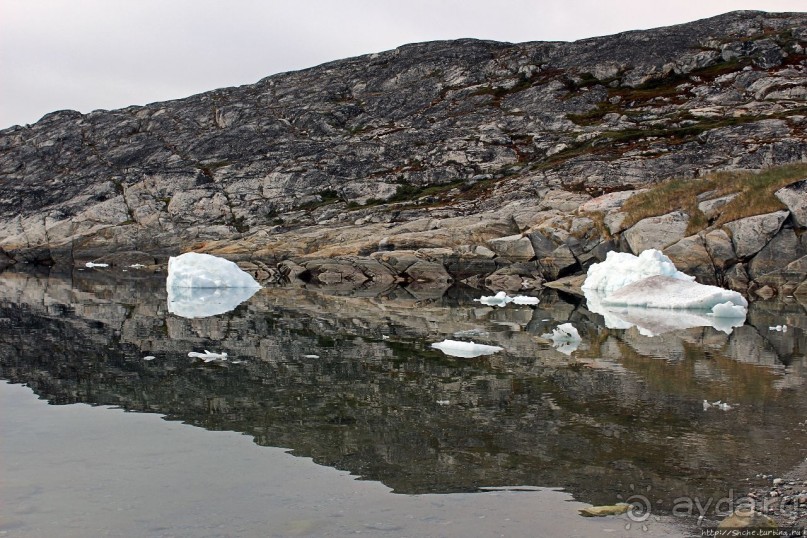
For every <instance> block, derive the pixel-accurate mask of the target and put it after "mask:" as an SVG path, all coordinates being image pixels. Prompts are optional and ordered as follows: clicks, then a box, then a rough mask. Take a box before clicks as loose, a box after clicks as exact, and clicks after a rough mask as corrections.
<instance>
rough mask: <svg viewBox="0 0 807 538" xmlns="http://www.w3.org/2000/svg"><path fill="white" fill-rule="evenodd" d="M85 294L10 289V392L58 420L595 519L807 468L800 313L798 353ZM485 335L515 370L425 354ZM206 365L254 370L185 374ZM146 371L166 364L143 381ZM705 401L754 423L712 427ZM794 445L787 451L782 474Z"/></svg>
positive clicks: (763, 333) (279, 306)
mask: <svg viewBox="0 0 807 538" xmlns="http://www.w3.org/2000/svg"><path fill="white" fill-rule="evenodd" d="M72 285H73V286H74V287H71V283H70V282H67V281H62V280H56V279H50V280H49V279H45V278H35V277H30V276H24V275H18V274H5V275H4V278H3V279H0V297H1V298H0V324H2V326H3V331H2V332H1V333H0V376H2V377H3V378H5V379H10V380H12V381H13V382H21V383H27V384H28V385H30V386H31V387H33V388H34V390H35V391H36V392H37V393H38V394H40V395H41V396H42V397H44V398H47V399H48V400H50V401H51V402H53V403H71V402H89V403H96V404H111V405H120V406H122V407H124V408H126V409H130V410H133V411H148V412H159V413H164V414H166V415H167V416H168V417H169V418H171V419H176V420H182V421H185V422H188V423H191V424H195V425H199V426H202V427H205V428H208V429H211V430H218V429H226V430H236V431H242V432H244V433H247V434H249V435H252V436H253V437H254V438H255V441H256V442H257V443H259V444H263V445H272V446H283V447H289V448H290V449H292V450H293V451H294V453H295V454H298V455H304V456H311V457H313V458H314V460H315V461H317V462H318V463H321V464H324V465H330V466H334V467H338V468H341V469H347V470H349V471H351V472H352V473H354V474H357V475H361V476H363V477H365V478H368V479H374V480H381V481H383V482H384V483H385V484H387V485H389V486H390V487H393V488H394V489H395V490H396V491H399V492H408V493H421V492H436V491H439V492H447V491H460V490H474V489H476V488H477V487H480V486H498V485H514V484H531V485H547V486H566V487H568V488H570V490H571V491H572V492H574V493H575V494H576V495H577V496H578V497H579V498H581V499H583V500H587V501H591V502H595V503H603V502H613V501H614V500H615V496H616V495H617V494H618V493H626V492H627V491H628V487H629V485H630V484H636V485H643V486H646V485H649V484H652V487H653V491H654V495H658V496H659V498H662V499H667V500H669V499H672V498H674V497H677V496H680V495H685V494H688V493H694V492H709V494H712V493H713V492H714V493H721V494H725V491H722V490H723V489H726V488H725V484H727V483H734V482H736V481H738V480H739V479H741V478H743V477H745V476H747V473H752V472H760V471H763V470H765V471H774V470H776V469H783V468H787V467H789V466H791V465H793V464H794V463H795V462H796V461H797V460H800V459H801V458H803V457H804V454H803V453H802V452H803V449H801V448H799V447H800V446H805V444H807V432H804V431H799V430H798V429H794V426H793V425H794V424H795V423H797V422H798V421H799V420H802V419H803V418H802V417H801V416H800V411H801V410H803V409H804V405H805V403H807V402H805V399H807V397H806V396H805V395H804V393H803V390H800V388H799V387H798V383H799V382H800V381H802V380H803V379H804V377H805V372H806V371H807V368H806V367H807V359H805V353H804V350H805V349H807V341H805V336H804V335H805V333H804V329H807V325H805V315H804V313H803V311H802V312H799V311H798V310H797V309H793V312H792V313H791V314H788V315H787V322H788V324H789V325H790V326H791V330H790V331H788V333H786V334H781V333H777V334H771V333H770V332H769V331H767V325H768V324H769V323H770V322H769V321H768V320H769V319H770V318H767V317H766V316H768V314H767V313H766V312H755V311H752V316H751V318H752V321H756V320H760V321H761V325H760V327H759V328H756V327H755V326H753V325H747V326H745V327H743V328H741V329H739V330H737V331H735V332H734V333H733V334H732V335H731V336H725V335H723V334H720V333H715V332H714V331H711V330H710V331H706V330H690V331H686V332H684V333H683V334H682V335H678V336H671V335H665V336H663V337H661V338H658V339H647V338H644V337H641V336H639V335H638V334H636V333H635V332H633V331H608V330H606V329H602V328H601V327H599V326H598V325H596V323H595V319H594V318H595V316H593V315H589V314H588V313H587V312H586V310H585V309H584V308H582V307H576V306H574V305H572V304H568V303H565V302H563V301H559V300H558V299H557V297H555V296H550V295H547V296H544V297H543V300H542V303H541V305H539V308H537V309H532V308H529V307H526V308H512V309H511V308H507V309H498V310H493V309H490V308H486V307H480V305H479V304H478V303H473V302H470V300H469V297H466V296H463V294H462V292H459V291H458V292H457V293H455V295H454V296H453V297H445V298H440V299H435V300H431V301H417V300H414V299H411V298H410V299H405V298H399V299H398V300H393V299H384V298H356V297H328V296H323V295H320V294H318V293H316V292H312V291H307V290H292V289H288V288H278V289H265V290H262V291H261V292H260V293H259V294H258V295H256V296H255V297H254V298H253V299H252V300H251V301H250V302H249V303H247V304H245V305H242V306H241V307H239V309H237V310H236V311H235V312H232V313H230V314H226V315H223V316H218V317H215V318H205V319H197V320H187V319H182V318H177V317H174V316H172V315H170V314H167V312H166V306H165V297H164V293H163V291H162V285H163V280H162V279H154V280H151V279H145V280H141V281H133V282H129V283H117V284H113V283H110V282H104V281H98V280H96V279H92V278H90V277H89V276H87V275H85V274H82V273H77V274H76V275H75V278H74V281H73V282H72ZM399 292H400V293H401V294H402V295H406V293H405V292H404V291H402V290H399ZM452 293H454V292H453V291H452ZM410 297H411V296H410ZM545 319H550V320H552V321H551V322H546V321H543V320H545ZM566 319H571V320H573V322H574V323H575V325H577V326H578V327H580V328H581V332H582V333H583V334H584V336H585V338H584V345H583V346H581V350H580V351H578V352H577V353H576V354H575V355H574V356H573V358H572V359H568V358H567V357H566V356H565V355H562V354H560V353H558V352H556V351H554V350H552V349H551V348H549V347H548V346H547V345H546V344H544V343H542V340H541V339H540V338H539V337H538V335H540V334H541V333H543V332H545V331H546V330H547V328H548V327H549V326H550V325H551V324H554V323H555V322H557V321H561V320H566ZM780 319H781V320H782V321H784V319H783V318H781V317H780ZM472 329H477V330H481V331H486V332H487V333H488V335H487V336H479V337H478V338H477V339H478V340H479V341H483V340H484V341H488V342H490V343H496V344H498V345H501V346H503V347H504V348H505V349H506V352H504V353H500V354H497V355H495V356H492V357H489V358H479V359H462V360H456V359H451V358H447V357H445V356H443V355H442V354H440V353H439V352H436V351H433V350H430V349H429V348H428V345H427V343H428V342H431V341H435V340H436V339H441V338H442V337H443V336H445V335H447V334H453V333H454V332H457V331H463V330H464V331H468V330H472ZM383 335H389V339H388V340H386V339H384V338H382V336H383ZM203 348H207V349H211V350H216V351H227V352H228V353H229V354H230V357H231V358H232V359H238V360H243V361H244V362H243V363H242V364H230V365H228V366H226V367H211V366H202V365H201V364H200V363H196V362H193V361H192V360H191V359H189V358H188V357H187V352H188V351H192V350H195V351H201V349H203ZM148 354H151V355H155V356H157V359H156V360H154V361H151V362H144V361H143V360H142V357H143V356H144V355H148ZM312 354H313V355H318V356H319V358H316V359H314V358H306V357H305V355H312ZM779 356H782V357H783V358H784V361H785V363H786V364H787V367H786V368H785V366H784V365H783V364H782V363H781V362H780V361H779V359H778V358H777V357H779ZM657 357H665V358H666V359H667V360H659V359H658V358H657ZM704 398H707V399H710V400H716V399H723V400H728V401H730V402H732V403H737V404H739V405H740V409H741V410H742V411H741V412H737V413H732V414H724V413H721V412H719V411H716V412H714V413H705V412H703V410H702V409H701V403H700V402H701V400H702V399H704ZM438 400H440V401H445V400H448V401H449V402H450V403H449V404H447V405H446V404H444V403H443V404H440V403H438ZM797 417H799V418H798V419H797ZM783 431H787V432H788V433H787V435H788V437H790V439H791V443H790V444H787V445H778V446H777V449H776V452H777V456H776V460H771V458H770V456H769V453H770V452H771V451H772V450H771V442H772V441H771V440H772V439H777V438H778V437H779V435H780V434H781V432H783Z"/></svg>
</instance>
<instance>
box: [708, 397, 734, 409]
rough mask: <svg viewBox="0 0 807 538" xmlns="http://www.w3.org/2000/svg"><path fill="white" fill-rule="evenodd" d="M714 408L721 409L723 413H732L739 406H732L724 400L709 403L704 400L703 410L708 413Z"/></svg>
mask: <svg viewBox="0 0 807 538" xmlns="http://www.w3.org/2000/svg"><path fill="white" fill-rule="evenodd" d="M712 407H714V408H715V409H720V410H721V411H731V410H732V409H734V408H735V407H737V404H734V405H731V404H729V403H728V402H724V401H723V400H717V401H716V402H712V403H709V400H703V410H704V411H707V410H709V409H711V408H712Z"/></svg>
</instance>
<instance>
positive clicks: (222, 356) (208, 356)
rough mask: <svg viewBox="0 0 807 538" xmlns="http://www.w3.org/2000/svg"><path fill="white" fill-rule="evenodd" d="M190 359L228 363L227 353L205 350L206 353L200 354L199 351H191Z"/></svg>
mask: <svg viewBox="0 0 807 538" xmlns="http://www.w3.org/2000/svg"><path fill="white" fill-rule="evenodd" d="M188 357H191V358H194V359H202V360H203V361H205V362H213V361H226V360H227V353H225V352H222V353H214V352H213V351H208V350H205V352H204V353H199V352H198V351H191V352H189V353H188Z"/></svg>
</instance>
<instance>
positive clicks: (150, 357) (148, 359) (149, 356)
mask: <svg viewBox="0 0 807 538" xmlns="http://www.w3.org/2000/svg"><path fill="white" fill-rule="evenodd" d="M156 358H157V357H155V356H154V355H146V356H145V357H143V360H144V361H153V360H154V359H156Z"/></svg>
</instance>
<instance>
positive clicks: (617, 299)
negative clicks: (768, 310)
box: [602, 275, 748, 318]
mask: <svg viewBox="0 0 807 538" xmlns="http://www.w3.org/2000/svg"><path fill="white" fill-rule="evenodd" d="M602 304H603V305H605V306H640V307H644V308H671V309H683V310H702V311H711V315H713V316H716V317H729V318H736V317H743V318H744V317H745V314H746V307H747V306H748V301H746V300H745V298H744V297H743V296H742V295H740V294H739V293H737V292H736V291H731V290H725V289H723V288H718V287H717V286H707V285H705V284H698V283H697V282H692V281H689V280H679V279H676V278H672V277H668V276H661V275H657V276H651V277H648V278H645V279H643V280H640V281H638V282H633V283H632V284H628V285H627V286H624V287H622V288H620V289H618V290H616V291H614V292H613V293H610V294H608V295H607V296H606V297H605V298H604V299H603V300H602Z"/></svg>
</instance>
